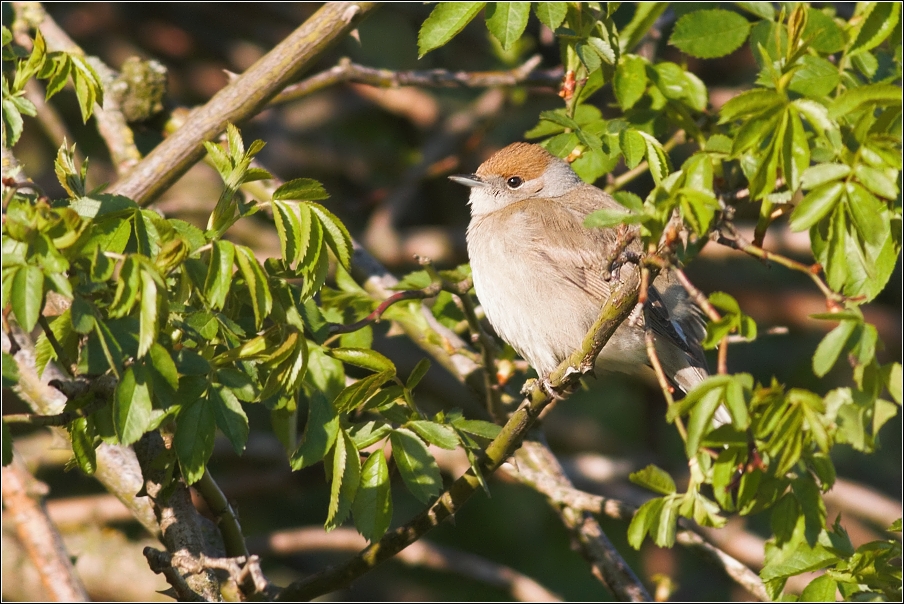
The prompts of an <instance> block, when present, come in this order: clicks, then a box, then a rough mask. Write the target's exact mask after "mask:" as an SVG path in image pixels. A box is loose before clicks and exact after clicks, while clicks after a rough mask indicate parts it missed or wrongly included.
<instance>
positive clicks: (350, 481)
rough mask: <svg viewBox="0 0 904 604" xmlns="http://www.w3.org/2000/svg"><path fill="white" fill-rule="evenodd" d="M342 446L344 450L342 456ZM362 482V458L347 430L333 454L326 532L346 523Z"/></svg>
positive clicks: (337, 441)
mask: <svg viewBox="0 0 904 604" xmlns="http://www.w3.org/2000/svg"><path fill="white" fill-rule="evenodd" d="M340 446H341V448H342V452H341V453H342V454H341V456H340ZM340 457H341V459H340ZM340 461H341V462H342V463H340ZM360 481H361V456H360V454H359V453H358V449H357V448H356V447H355V443H354V441H352V439H351V438H349V435H348V434H347V433H346V432H345V430H342V431H341V434H340V436H339V438H337V439H336V449H335V452H334V454H333V482H332V484H331V486H330V505H329V516H328V517H327V521H326V524H325V525H324V526H325V528H326V530H328V531H330V530H332V529H333V528H335V527H337V526H339V525H340V524H342V523H343V522H345V519H346V518H347V517H348V513H349V511H351V509H352V503H353V502H354V500H355V497H356V495H357V494H358V488H359V485H360ZM334 501H335V502H336V506H335V508H334V507H333V502H334Z"/></svg>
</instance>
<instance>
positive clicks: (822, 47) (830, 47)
mask: <svg viewBox="0 0 904 604" xmlns="http://www.w3.org/2000/svg"><path fill="white" fill-rule="evenodd" d="M801 37H802V38H803V39H804V40H806V41H807V42H808V43H809V44H810V48H812V49H814V50H815V51H817V52H820V53H822V54H825V55H830V54H833V53H836V52H838V51H840V50H841V49H843V48H844V32H842V31H841V28H840V27H838V25H837V24H836V23H835V20H834V19H832V17H830V16H828V15H827V14H825V13H824V12H822V11H821V10H818V9H815V8H808V9H807V24H806V25H805V26H804V31H803V35H802V36H801Z"/></svg>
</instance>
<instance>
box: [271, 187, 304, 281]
mask: <svg viewBox="0 0 904 604" xmlns="http://www.w3.org/2000/svg"><path fill="white" fill-rule="evenodd" d="M273 220H274V222H276V234H277V236H278V237H279V246H280V249H281V251H282V257H283V261H284V262H285V263H286V264H287V265H289V266H291V265H292V264H294V263H295V262H297V261H298V260H299V258H301V257H302V256H303V252H302V249H301V244H302V233H301V221H300V220H299V219H298V214H296V213H295V204H289V203H284V202H282V201H278V200H275V199H274V200H273Z"/></svg>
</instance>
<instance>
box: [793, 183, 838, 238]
mask: <svg viewBox="0 0 904 604" xmlns="http://www.w3.org/2000/svg"><path fill="white" fill-rule="evenodd" d="M843 191H844V183H842V182H839V181H833V182H829V183H826V184H824V185H820V186H818V187H816V188H815V189H813V190H812V191H810V192H809V193H807V195H806V196H805V197H804V198H803V199H802V200H801V201H800V203H799V204H797V207H796V208H794V211H793V212H792V213H791V220H790V227H791V230H792V231H804V230H806V229H808V228H810V227H811V226H813V225H814V224H816V223H817V222H819V221H820V220H822V219H823V218H824V217H825V216H827V215H828V214H829V212H831V211H832V210H833V209H834V208H835V205H836V204H837V203H838V200H839V199H840V198H841V193H842V192H843Z"/></svg>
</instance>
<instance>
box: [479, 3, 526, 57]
mask: <svg viewBox="0 0 904 604" xmlns="http://www.w3.org/2000/svg"><path fill="white" fill-rule="evenodd" d="M529 16H530V2H491V3H490V4H489V6H487V10H486V23H487V29H489V30H490V33H491V34H493V36H494V37H495V38H496V39H497V40H499V43H500V44H502V49H503V50H505V51H508V50H511V48H512V46H513V45H514V44H515V42H517V41H518V40H519V39H520V38H521V35H522V34H523V33H524V29H525V28H526V27H527V19H528V17H529Z"/></svg>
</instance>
